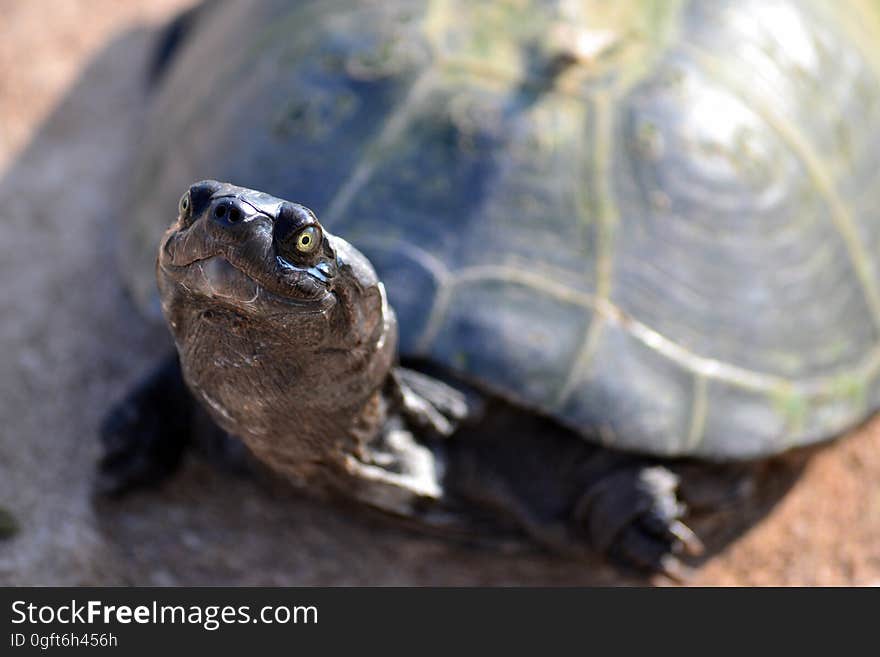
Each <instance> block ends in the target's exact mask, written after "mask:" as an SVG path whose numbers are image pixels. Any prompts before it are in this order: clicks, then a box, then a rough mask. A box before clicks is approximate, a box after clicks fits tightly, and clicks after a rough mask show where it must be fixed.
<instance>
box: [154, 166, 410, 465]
mask: <svg viewBox="0 0 880 657" xmlns="http://www.w3.org/2000/svg"><path fill="white" fill-rule="evenodd" d="M157 275H158V281H159V291H160V297H161V301H162V310H163V312H164V314H165V316H166V319H167V320H168V323H169V325H170V327H171V330H172V333H173V334H174V338H175V342H176V343H177V347H178V351H179V353H180V357H181V364H182V366H183V371H184V374H185V376H186V379H187V381H188V383H189V384H190V387H191V388H193V390H194V391H195V392H196V394H197V396H201V397H202V400H203V401H204V402H206V405H207V406H209V408H210V410H211V411H212V415H214V417H215V419H217V420H218V421H219V422H220V424H221V425H223V426H224V428H226V429H227V430H228V431H230V432H231V433H234V434H236V435H239V436H241V437H244V438H247V436H248V434H256V435H262V436H267V435H279V434H283V433H284V431H283V430H282V429H283V427H279V426H275V425H276V424H278V423H279V422H280V423H283V422H291V423H294V424H296V423H299V424H300V425H302V424H303V423H304V422H308V421H312V422H313V423H314V424H315V425H316V426H318V425H322V426H323V427H324V429H325V430H326V428H327V423H328V419H327V416H332V418H333V421H336V420H339V419H340V418H342V419H343V420H344V417H345V415H346V412H342V411H341V410H340V409H341V408H342V407H346V408H348V407H351V408H352V409H355V411H356V410H357V408H356V407H357V406H358V404H361V405H363V404H364V403H365V400H366V399H367V398H369V397H370V395H372V394H373V393H374V392H375V390H376V389H377V387H378V386H379V385H381V383H382V381H384V378H385V376H386V375H387V372H388V369H389V368H390V366H391V361H392V360H393V355H394V350H395V347H396V323H395V320H394V315H393V313H392V312H391V310H390V309H389V308H388V305H387V303H386V301H385V293H384V289H383V287H382V284H381V283H380V282H379V280H378V277H377V276H376V272H375V271H374V270H373V267H372V266H371V265H370V263H369V261H368V260H367V259H366V258H365V257H364V256H363V255H362V254H361V253H360V252H359V251H357V249H355V248H354V247H353V246H351V245H350V244H348V243H347V242H346V241H345V240H343V239H341V238H338V237H336V236H334V235H331V234H330V233H329V232H327V231H326V230H325V229H324V228H323V227H322V226H321V224H320V222H319V221H318V219H317V217H316V216H315V214H314V213H313V212H312V211H311V210H309V209H308V208H306V207H305V206H302V205H299V204H297V203H292V202H290V201H285V200H282V199H278V198H275V197H273V196H270V195H268V194H265V193H263V192H258V191H254V190H251V189H246V188H243V187H237V186H234V185H230V184H228V183H220V182H216V181H212V180H206V181H202V182H198V183H196V184H194V185H192V186H191V187H190V188H189V189H188V190H187V191H186V192H185V193H184V195H183V196H182V197H181V199H180V203H179V206H178V216H177V219H176V220H175V221H174V222H173V223H172V225H171V227H170V228H169V229H168V231H167V232H166V233H165V236H164V237H163V239H162V242H161V245H160V247H159V258H158V267H157ZM355 411H352V412H355ZM286 430H287V432H288V433H289V426H288V427H287V428H286ZM301 433H302V434H308V431H306V430H305V429H304V430H303V431H302V432H301ZM246 442H247V440H246ZM251 446H252V447H253V445H251ZM288 451H289V450H288ZM311 456H314V455H311ZM309 457H310V455H309V454H308V453H301V454H300V455H299V458H309Z"/></svg>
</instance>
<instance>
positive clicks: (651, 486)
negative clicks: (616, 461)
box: [575, 466, 704, 582]
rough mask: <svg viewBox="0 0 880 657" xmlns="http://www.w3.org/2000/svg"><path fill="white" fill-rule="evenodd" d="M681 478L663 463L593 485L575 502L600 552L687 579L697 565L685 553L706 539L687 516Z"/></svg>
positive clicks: (698, 549) (646, 570) (697, 550)
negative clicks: (681, 497) (686, 560)
mask: <svg viewBox="0 0 880 657" xmlns="http://www.w3.org/2000/svg"><path fill="white" fill-rule="evenodd" d="M677 488H678V478H677V477H676V476H675V475H674V474H673V473H672V472H670V471H669V470H667V469H666V468H664V467H662V466H648V467H645V466H636V467H627V468H623V469H621V470H618V471H615V472H613V473H612V474H610V475H608V476H606V477H605V478H603V479H602V480H600V481H599V482H598V483H597V484H595V485H594V486H592V487H591V488H590V489H589V490H588V491H587V493H586V494H585V495H584V496H583V497H582V499H581V500H580V502H579V503H578V504H577V506H576V508H575V521H576V522H577V523H579V524H580V525H581V526H582V527H583V528H584V529H585V530H586V532H587V535H588V538H589V540H590V543H591V544H592V545H593V547H594V548H595V549H596V550H597V551H599V552H600V553H602V554H604V555H606V556H607V557H608V558H609V559H610V560H611V561H613V562H614V563H616V564H617V565H619V566H621V567H622V568H624V569H627V570H634V571H637V572H639V573H642V574H661V575H665V576H666V577H669V578H670V579H673V580H675V581H677V582H681V581H685V580H686V579H688V577H690V575H691V569H690V568H689V567H687V566H686V565H685V564H684V563H682V561H681V560H680V558H679V555H688V556H696V555H699V554H701V553H702V552H703V549H704V548H703V544H702V542H701V541H700V539H699V538H698V537H697V536H696V534H694V532H693V531H692V530H691V529H690V528H689V527H688V526H687V525H685V524H684V522H682V520H681V517H682V516H683V515H684V512H685V507H684V505H683V504H682V503H681V502H679V500H678V497H677V495H676V491H677Z"/></svg>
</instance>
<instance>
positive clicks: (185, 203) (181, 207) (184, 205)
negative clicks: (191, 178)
mask: <svg viewBox="0 0 880 657" xmlns="http://www.w3.org/2000/svg"><path fill="white" fill-rule="evenodd" d="M190 205H192V203H191V201H190V200H189V191H187V192H186V193H185V194H184V195H183V196H181V197H180V202H179V203H178V204H177V210H178V212H179V213H180V216H181V217H186V216H187V215H188V214H189V208H190Z"/></svg>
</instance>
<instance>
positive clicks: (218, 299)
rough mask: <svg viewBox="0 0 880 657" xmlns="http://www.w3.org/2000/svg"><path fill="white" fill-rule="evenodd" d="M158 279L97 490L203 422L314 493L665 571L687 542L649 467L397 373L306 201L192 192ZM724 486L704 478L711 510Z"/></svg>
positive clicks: (382, 327) (356, 268) (168, 467)
mask: <svg viewBox="0 0 880 657" xmlns="http://www.w3.org/2000/svg"><path fill="white" fill-rule="evenodd" d="M157 274H158V281H159V290H160V294H161V300H162V308H163V311H164V313H165V316H166V318H167V320H168V325H169V326H170V328H171V331H172V333H173V335H174V339H175V342H176V344H177V350H178V354H177V355H176V356H172V357H170V358H169V359H167V360H166V361H165V362H164V363H163V364H162V366H161V367H160V368H158V369H157V371H156V373H154V374H153V375H151V377H149V378H148V379H146V380H145V381H144V382H143V383H142V384H141V385H140V386H139V387H138V388H137V389H136V390H134V391H133V392H132V393H131V395H130V396H129V397H128V399H126V400H125V401H123V402H122V403H121V404H119V406H118V407H117V408H116V409H114V411H113V412H111V414H110V415H109V416H108V418H107V420H106V422H105V426H104V429H103V439H104V444H105V456H104V459H103V461H102V464H101V479H100V484H101V487H102V489H103V490H104V492H107V493H119V492H122V491H124V490H126V489H129V488H131V487H134V486H138V485H142V484H145V483H149V482H151V481H154V480H156V479H161V478H163V477H165V476H168V475H169V474H171V473H172V472H173V471H174V469H175V467H176V465H177V463H178V462H179V458H180V455H181V454H182V452H183V450H184V448H185V446H186V445H187V444H189V443H190V441H191V440H192V438H194V437H196V434H201V435H202V436H204V435H205V434H206V433H207V434H211V435H212V436H213V438H212V439H211V441H212V444H213V445H214V446H215V447H214V449H213V451H214V452H215V453H216V452H218V451H219V452H224V453H227V454H233V455H234V454H236V450H235V448H234V447H229V446H228V445H232V444H235V443H234V442H230V441H234V440H237V439H240V440H241V441H242V442H243V443H244V445H246V446H247V448H248V451H249V453H250V454H251V455H252V456H253V457H256V460H257V461H259V462H261V463H262V464H265V465H268V466H269V467H270V468H272V469H273V470H275V471H278V472H280V473H281V474H283V475H285V476H286V477H288V478H289V479H291V481H293V482H295V483H297V484H299V485H301V486H304V487H307V488H308V490H309V491H310V492H312V493H314V494H319V495H320V494H330V495H333V494H335V495H342V496H344V497H349V498H352V497H353V498H356V499H358V500H360V501H361V502H363V503H366V504H368V505H370V506H372V507H374V508H377V509H380V510H382V511H385V512H387V513H389V514H392V515H395V516H398V517H402V518H407V519H410V520H414V521H416V522H417V523H420V524H421V525H423V526H426V527H432V528H434V529H438V530H441V531H443V532H446V533H452V534H455V533H458V534H464V535H468V536H472V537H473V536H476V537H481V536H482V537H485V535H487V534H492V533H495V532H519V533H524V534H527V535H529V536H530V537H531V538H533V539H534V540H536V541H538V542H539V543H541V544H543V545H545V546H547V547H550V548H552V549H554V550H557V551H560V552H565V553H570V554H581V553H585V552H587V551H589V550H594V551H598V552H600V553H603V554H605V555H606V556H608V557H609V558H611V559H613V560H614V561H615V562H617V563H618V564H621V565H623V566H625V567H628V568H632V569H635V570H638V571H641V572H655V571H661V572H664V573H666V574H668V575H671V576H673V577H679V578H680V577H683V576H684V574H685V571H686V569H685V567H684V566H682V564H681V562H680V561H679V560H678V558H677V556H676V555H678V554H680V553H683V552H691V553H695V552H698V551H699V550H700V547H701V546H700V541H699V540H698V539H697V538H696V536H695V535H694V534H693V532H691V530H690V529H688V527H687V526H686V525H685V524H684V523H683V522H682V518H683V517H684V514H685V511H686V506H685V504H684V501H683V500H681V499H680V497H679V494H678V493H679V476H678V475H676V474H674V473H673V472H672V470H670V468H669V467H667V465H664V464H662V463H659V462H656V461H652V460H650V459H646V458H643V457H638V456H634V455H628V454H625V453H623V452H617V451H613V450H608V449H604V448H601V447H598V446H595V445H592V444H589V443H587V442H585V441H584V440H583V438H581V437H580V436H577V435H576V434H573V433H571V432H569V431H567V430H565V429H562V428H560V427H559V426H558V425H556V424H555V423H553V422H552V421H551V420H548V419H546V418H542V417H538V416H536V415H534V414H531V413H529V412H527V411H525V410H523V409H519V408H516V407H515V406H513V405H511V404H508V403H506V402H504V401H503V400H498V399H493V398H489V397H484V396H483V395H482V394H481V393H479V392H477V391H475V390H473V389H471V388H469V387H467V386H466V385H465V384H463V383H462V382H459V381H455V380H453V379H451V378H450V377H448V376H444V374H443V373H442V372H433V371H432V372H430V373H425V372H421V373H420V372H416V371H414V370H411V369H405V368H401V367H399V366H398V365H397V364H396V362H395V347H396V335H397V325H396V320H395V316H394V313H393V310H392V309H391V308H390V307H389V306H388V304H387V301H386V298H385V292H384V289H383V286H382V283H381V282H380V281H379V280H378V278H377V276H376V273H375V271H374V270H373V268H372V266H371V265H370V263H369V262H368V261H367V259H366V258H365V257H364V256H363V255H362V254H360V253H359V252H358V251H357V250H356V249H355V248H354V247H352V246H351V245H350V244H348V243H347V242H345V241H344V240H343V239H341V238H339V237H336V236H334V235H331V234H329V233H328V232H327V231H325V230H324V229H323V228H322V227H321V225H320V223H319V222H318V219H317V218H316V217H315V215H314V214H313V213H312V212H311V211H310V210H309V209H308V208H305V207H303V206H301V205H298V204H296V203H291V202H288V201H282V200H280V199H276V198H273V197H271V196H268V195H266V194H264V193H261V192H256V191H253V190H249V189H245V188H241V187H236V186H233V185H230V184H227V183H218V182H215V181H203V182H200V183H196V184H195V185H193V186H192V187H191V188H190V189H189V190H188V191H187V192H186V193H185V194H184V196H183V197H182V198H181V201H180V207H179V215H178V217H177V220H176V221H175V222H174V223H173V224H172V225H171V227H170V228H169V229H168V231H167V232H166V234H165V236H164V238H163V240H162V243H161V245H160V248H159V256H158V265H157ZM184 381H185V383H186V385H184V383H183V382H184ZM193 398H194V399H195V400H196V401H197V402H199V404H198V405H194V404H193V403H192V401H193ZM205 410H206V411H207V413H208V415H209V416H210V418H211V421H205V419H204V411H205ZM206 427H209V428H208V429H207V430H206ZM218 427H219V428H218ZM227 435H228V436H232V437H234V439H229V438H226V436H227ZM217 436H220V438H218V437H217ZM218 445H219V446H220V447H219V449H218V448H217V446H218ZM525 454H528V458H527V459H524V458H523V455H525ZM741 469H742V471H743V477H746V476H748V468H741ZM743 477H740V476H735V477H733V478H732V482H728V484H729V485H726V486H724V487H719V486H716V485H715V483H714V482H720V481H722V479H723V478H722V477H718V476H717V472H713V473H712V474H710V475H709V477H707V479H708V480H709V481H710V482H713V483H712V485H711V486H710V488H713V487H714V488H715V489H717V490H715V491H714V493H712V494H716V493H717V499H718V500H721V501H722V502H723V501H724V500H727V501H730V500H731V499H734V498H735V497H736V496H737V495H740V494H741V493H742V491H743V490H745V489H744V487H743V486H742V481H743ZM710 496H711V495H710ZM716 501H717V500H716ZM713 504H715V502H713Z"/></svg>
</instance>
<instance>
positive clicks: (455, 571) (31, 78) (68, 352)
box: [0, 0, 880, 585]
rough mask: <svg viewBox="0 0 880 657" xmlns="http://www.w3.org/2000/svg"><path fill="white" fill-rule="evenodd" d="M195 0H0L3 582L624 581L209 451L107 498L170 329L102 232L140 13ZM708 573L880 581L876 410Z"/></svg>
mask: <svg viewBox="0 0 880 657" xmlns="http://www.w3.org/2000/svg"><path fill="white" fill-rule="evenodd" d="M186 4H188V0H136V1H134V0H128V1H127V2H115V1H113V0H65V2H51V1H50V0H33V1H30V2H22V1H21V0H0V34H2V35H3V38H2V39H0V76H2V77H0V81H2V84H0V216H2V223H0V226H2V228H3V232H0V280H2V281H3V284H2V286H0V316H2V317H3V322H2V324H0V336H2V344H3V346H4V349H3V350H2V353H0V419H2V426H3V430H2V433H0V468H2V471H3V474H2V477H0V504H2V506H6V507H8V508H10V509H12V510H13V511H14V513H15V514H16V516H17V517H18V518H19V521H20V523H21V525H22V527H21V531H20V533H19V534H18V536H17V537H16V538H15V539H13V540H12V541H8V542H5V543H3V544H0V583H10V584H80V583H117V582H130V583H140V584H175V583H179V584H197V583H202V584H207V583H221V584H222V583H228V584H567V583H570V584H579V583H580V584H582V583H626V582H625V581H623V580H620V579H619V578H616V577H615V576H614V574H613V573H611V572H610V571H609V570H607V569H605V568H602V567H600V566H598V565H597V564H594V563H588V564H580V563H572V562H566V561H561V560H558V559H554V558H550V557H545V556H542V555H536V554H503V555H499V554H495V553H490V552H487V551H485V550H477V549H468V548H464V547H460V546H455V545H451V544H448V543H446V542H440V541H435V540H433V539H430V538H424V537H419V536H413V535H411V534H408V533H406V532H401V531H397V530H392V529H389V528H387V527H386V526H385V525H374V524H372V523H371V522H367V521H363V520H359V519H356V518H354V517H352V516H351V515H347V514H343V513H339V512H336V511H332V510H328V509H327V508H325V507H322V506H320V505H318V504H315V503H312V502H309V501H306V500H303V499H300V498H299V497H298V496H297V495H295V494H294V493H292V492H290V491H289V490H287V489H286V488H284V487H281V486H276V485H267V484H258V483H255V482H252V481H246V480H240V479H234V478H230V477H228V476H225V475H221V474H218V473H216V472H214V471H213V470H211V469H209V468H207V467H205V466H203V465H201V464H198V463H193V464H191V465H189V466H188V467H187V468H186V471H185V472H184V473H183V475H182V476H181V477H179V478H178V479H176V480H175V481H174V482H172V483H171V484H169V485H167V486H165V487H163V488H162V489H161V490H159V491H154V492H147V493H143V494H139V495H136V496H134V497H132V498H129V499H128V500H126V501H125V502H123V503H122V504H117V505H108V504H105V503H101V504H97V505H96V504H95V503H94V502H93V501H92V499H91V497H90V495H89V490H90V489H89V486H90V483H91V476H92V471H93V464H94V459H95V456H96V453H97V447H96V443H95V431H96V426H97V423H98V421H99V419H100V416H101V413H102V411H103V409H105V408H106V406H107V404H108V403H109V401H110V400H111V399H114V398H116V397H118V396H119V395H120V394H121V390H123V389H124V387H125V386H126V385H127V384H128V383H129V382H130V381H132V380H133V379H135V378H136V377H137V376H138V374H139V373H141V372H143V371H144V369H145V368H146V367H147V365H148V363H149V359H150V354H151V353H152V349H151V344H152V342H153V341H154V340H155V339H157V338H156V335H155V334H153V333H151V331H150V330H149V329H146V328H144V327H143V326H142V325H141V323H140V322H139V321H138V320H137V317H136V316H135V314H134V311H133V309H132V308H131V306H130V305H129V304H128V302H127V300H126V299H125V297H124V295H123V292H122V290H121V286H120V283H119V276H118V272H117V271H116V264H115V261H114V259H113V247H112V240H111V239H108V238H107V234H108V233H112V220H113V217H114V216H116V212H115V209H116V207H117V206H116V205H114V204H115V203H118V198H119V196H120V195H119V193H118V191H117V190H119V189H121V188H122V187H123V186H124V182H125V181H124V176H125V171H126V158H127V157H128V156H129V155H130V153H131V149H132V144H133V141H132V135H133V134H135V133H136V126H135V120H134V118H133V117H136V115H137V113H136V109H137V108H138V107H139V104H140V100H139V99H140V96H139V89H140V78H139V77H138V76H139V75H140V68H139V67H140V66H141V64H142V61H143V57H144V54H145V52H146V47H147V36H148V35H147V34H146V33H145V31H144V30H143V29H141V27H142V26H144V25H145V24H155V23H156V22H157V21H159V20H161V19H162V18H164V17H166V16H169V15H170V14H171V13H173V12H174V11H175V10H176V9H177V8H179V7H181V6H183V5H186ZM136 28H137V29H136ZM108 227H109V228H111V230H108ZM693 583H694V584H722V585H742V584H761V585H767V584H780V585H792V584H794V585H797V584H800V585H814V584H819V585H829V584H878V583H880V421H874V422H873V423H869V424H868V426H866V427H865V428H863V429H861V430H860V431H858V432H855V433H854V435H852V436H850V437H848V438H847V439H846V440H843V441H840V442H839V443H837V444H835V445H833V446H831V447H830V448H829V449H827V450H825V451H824V452H822V453H820V454H818V455H817V456H816V457H815V458H813V459H812V461H811V462H810V464H809V465H808V466H807V469H806V472H805V473H804V475H803V477H801V479H800V480H799V481H798V482H797V483H796V485H795V486H794V488H793V490H792V491H791V492H790V493H789V494H788V495H787V496H786V497H785V498H783V499H782V501H781V502H780V503H779V504H778V505H777V506H776V507H775V508H774V509H773V510H772V511H771V512H770V513H769V514H768V515H767V516H766V517H765V518H764V519H763V520H761V521H759V522H758V523H757V524H755V525H754V526H753V527H752V528H751V530H749V531H748V532H746V533H745V534H744V535H743V536H742V537H741V538H740V539H739V540H737V541H735V542H734V543H732V544H731V545H729V546H728V547H727V548H726V549H725V550H723V551H722V552H721V553H720V554H718V555H717V556H715V557H713V558H712V559H710V560H709V561H708V562H707V563H706V564H705V565H704V566H703V567H702V568H701V569H700V570H699V571H698V573H697V575H696V577H695V579H694V580H693Z"/></svg>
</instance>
